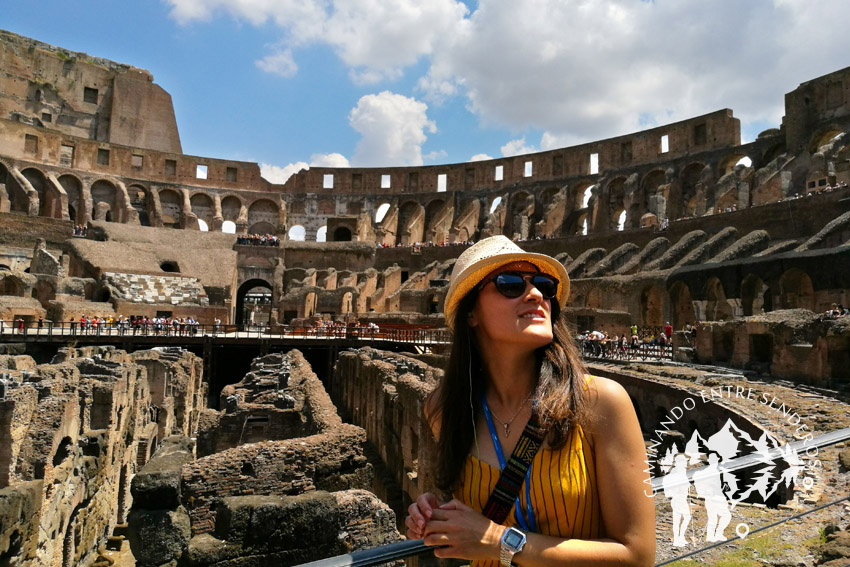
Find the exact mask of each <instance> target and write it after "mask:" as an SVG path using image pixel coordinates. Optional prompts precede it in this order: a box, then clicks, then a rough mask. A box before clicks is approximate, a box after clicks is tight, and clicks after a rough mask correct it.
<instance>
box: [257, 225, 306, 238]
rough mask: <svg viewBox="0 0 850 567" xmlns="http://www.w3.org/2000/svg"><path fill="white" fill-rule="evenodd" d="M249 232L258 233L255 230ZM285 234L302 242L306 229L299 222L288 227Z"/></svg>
mask: <svg viewBox="0 0 850 567" xmlns="http://www.w3.org/2000/svg"><path fill="white" fill-rule="evenodd" d="M252 228H253V227H252ZM249 232H250V231H249ZM250 233H251V234H259V233H256V232H250ZM286 235H287V237H288V238H289V240H295V241H298V242H303V241H304V240H305V239H306V236H307V229H305V228H304V227H303V226H302V225H300V224H296V225H293V226H291V227H289V231H288V232H287V233H286Z"/></svg>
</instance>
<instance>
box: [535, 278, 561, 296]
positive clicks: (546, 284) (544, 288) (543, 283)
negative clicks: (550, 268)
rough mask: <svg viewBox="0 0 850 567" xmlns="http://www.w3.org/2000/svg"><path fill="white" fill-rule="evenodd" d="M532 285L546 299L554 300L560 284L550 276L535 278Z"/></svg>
mask: <svg viewBox="0 0 850 567" xmlns="http://www.w3.org/2000/svg"><path fill="white" fill-rule="evenodd" d="M531 283H532V284H534V287H536V288H537V289H538V290H540V293H541V294H542V295H543V297H544V298H546V299H554V298H555V296H556V295H557V294H558V282H557V281H555V279H553V278H550V277H549V276H534V277H533V278H532V279H531Z"/></svg>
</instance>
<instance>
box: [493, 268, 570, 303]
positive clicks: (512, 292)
mask: <svg viewBox="0 0 850 567" xmlns="http://www.w3.org/2000/svg"><path fill="white" fill-rule="evenodd" d="M490 282H493V284H494V285H495V286H496V291H498V292H499V293H501V294H502V295H504V296H505V297H508V298H510V299H514V298H516V297H519V296H520V295H522V294H523V293H525V290H526V288H527V287H528V283H529V282H531V285H533V286H534V287H536V288H537V291H539V292H540V294H541V295H542V296H543V299H555V297H556V296H557V295H558V283H559V282H558V280H557V279H556V278H553V277H552V276H550V275H549V274H543V273H539V272H537V273H533V274H530V273H528V272H501V273H498V274H495V275H493V276H488V277H486V278H484V279H483V280H482V281H481V283H480V284H479V286H480V288H483V287H484V286H486V285H487V284H488V283H490Z"/></svg>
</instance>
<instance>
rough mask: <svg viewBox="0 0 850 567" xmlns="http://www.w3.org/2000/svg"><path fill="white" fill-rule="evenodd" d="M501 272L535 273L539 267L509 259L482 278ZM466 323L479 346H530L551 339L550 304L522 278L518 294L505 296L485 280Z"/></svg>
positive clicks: (492, 283)
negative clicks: (523, 287)
mask: <svg viewBox="0 0 850 567" xmlns="http://www.w3.org/2000/svg"><path fill="white" fill-rule="evenodd" d="M502 272H521V273H528V274H535V273H538V272H540V270H539V269H537V266H535V265H534V264H532V263H531V262H513V263H511V264H507V265H505V266H501V267H500V268H498V269H496V270H494V271H492V272H491V273H490V274H489V275H488V276H487V278H484V280H482V281H487V279H488V278H490V277H492V276H494V275H497V274H500V273H502ZM469 326H470V327H471V328H472V329H473V332H474V333H475V335H476V337H477V338H478V343H479V345H481V347H482V348H485V349H486V348H487V347H495V348H512V347H519V348H523V349H529V350H534V349H537V348H539V347H542V346H545V345H547V344H549V343H551V342H552V338H553V337H552V304H551V302H550V300H548V299H543V295H542V294H541V293H540V291H539V290H538V289H537V288H536V287H534V286H533V285H531V283H530V282H526V285H525V291H524V292H523V293H522V294H521V295H520V296H519V297H515V298H509V297H505V296H504V295H502V294H501V293H500V292H499V291H498V290H497V289H496V285H495V283H494V282H492V281H489V282H488V283H486V284H485V285H484V286H483V287H482V288H481V290H480V291H479V294H478V301H477V302H476V303H475V307H474V308H473V309H472V312H471V315H470V317H469Z"/></svg>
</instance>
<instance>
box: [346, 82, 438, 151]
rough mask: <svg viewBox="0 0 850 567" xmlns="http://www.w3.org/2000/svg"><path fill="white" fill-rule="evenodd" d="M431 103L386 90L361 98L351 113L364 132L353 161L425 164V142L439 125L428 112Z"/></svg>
mask: <svg viewBox="0 0 850 567" xmlns="http://www.w3.org/2000/svg"><path fill="white" fill-rule="evenodd" d="M427 110H428V105H427V104H425V103H424V102H419V101H417V100H416V99H414V98H410V97H406V96H403V95H400V94H395V93H391V92H389V91H383V92H381V93H378V94H370V95H366V96H363V97H361V98H360V100H359V101H357V106H356V107H354V108H353V109H352V110H351V113H349V115H348V122H349V124H351V127H352V128H354V129H355V130H356V131H357V132H359V133H360V136H361V138H360V141H359V142H358V143H357V148H356V150H355V151H354V157H353V158H352V160H351V161H352V162H353V163H355V164H356V165H357V166H361V167H372V166H379V165H385V166H399V165H422V144H424V143H425V140H426V139H427V136H426V135H425V132H426V131H427V132H430V133H432V134H433V133H434V132H436V131H437V126H436V124H434V122H432V121H431V120H428V116H427Z"/></svg>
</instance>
